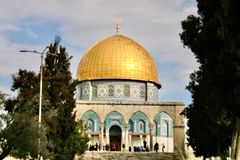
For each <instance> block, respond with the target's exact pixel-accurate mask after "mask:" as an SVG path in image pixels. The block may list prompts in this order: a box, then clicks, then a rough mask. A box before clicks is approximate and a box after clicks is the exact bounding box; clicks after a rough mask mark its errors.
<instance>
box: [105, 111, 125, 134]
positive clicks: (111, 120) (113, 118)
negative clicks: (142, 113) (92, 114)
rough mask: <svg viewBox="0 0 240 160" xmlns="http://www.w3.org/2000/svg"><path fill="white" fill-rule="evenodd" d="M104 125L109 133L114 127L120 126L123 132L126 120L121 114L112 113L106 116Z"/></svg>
mask: <svg viewBox="0 0 240 160" xmlns="http://www.w3.org/2000/svg"><path fill="white" fill-rule="evenodd" d="M104 124H105V127H106V130H107V131H108V130H109V129H110V128H111V127H112V126H114V125H116V126H119V127H120V128H121V130H122V131H123V130H124V124H125V120H124V117H123V115H122V114H121V113H119V112H118V111H111V112H109V113H108V114H107V115H106V117H105V120H104Z"/></svg>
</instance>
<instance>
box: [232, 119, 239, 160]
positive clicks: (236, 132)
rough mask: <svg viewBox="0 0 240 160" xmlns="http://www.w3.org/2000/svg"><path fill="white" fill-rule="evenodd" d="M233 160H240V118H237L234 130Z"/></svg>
mask: <svg viewBox="0 0 240 160" xmlns="http://www.w3.org/2000/svg"><path fill="white" fill-rule="evenodd" d="M231 158H232V160H240V118H239V117H236V119H235V126H234V129H233V136H232V146H231Z"/></svg>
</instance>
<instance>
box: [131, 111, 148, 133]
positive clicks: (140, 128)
mask: <svg viewBox="0 0 240 160" xmlns="http://www.w3.org/2000/svg"><path fill="white" fill-rule="evenodd" d="M148 124H149V118H148V116H147V115H146V114H145V113H143V112H141V111H137V112H134V113H133V114H132V115H131V117H130V119H129V125H130V129H129V132H131V133H145V134H146V133H149V127H148Z"/></svg>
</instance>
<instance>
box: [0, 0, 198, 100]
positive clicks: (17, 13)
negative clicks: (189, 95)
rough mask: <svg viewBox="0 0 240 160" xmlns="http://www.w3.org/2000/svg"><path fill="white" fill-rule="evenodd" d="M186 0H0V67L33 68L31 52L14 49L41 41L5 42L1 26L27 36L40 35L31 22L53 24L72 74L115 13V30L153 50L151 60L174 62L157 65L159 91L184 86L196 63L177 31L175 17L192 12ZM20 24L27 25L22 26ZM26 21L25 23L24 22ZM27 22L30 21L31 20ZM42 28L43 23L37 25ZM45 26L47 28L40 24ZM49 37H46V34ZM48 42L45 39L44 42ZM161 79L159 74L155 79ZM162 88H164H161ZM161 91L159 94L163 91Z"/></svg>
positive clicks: (109, 29)
mask: <svg viewBox="0 0 240 160" xmlns="http://www.w3.org/2000/svg"><path fill="white" fill-rule="evenodd" d="M188 1H189V0H171V1H156V0H141V1H139V0H128V1H126V0H122V1H114V0H104V1H102V0H91V1H89V0H81V1H78V0H72V1H66V0H41V1H32V0H22V1H18V0H12V1H4V2H3V3H1V6H0V36H1V35H2V36H1V37H2V38H1V39H0V54H1V60H0V73H1V74H4V75H6V74H10V73H14V72H16V71H17V69H18V68H27V69H30V70H35V71H36V70H38V68H39V61H40V59H39V57H38V56H37V55H30V54H29V55H20V54H19V53H18V51H19V49H25V48H26V49H29V48H34V49H35V48H36V49H39V50H42V48H44V47H42V46H33V45H32V44H30V43H29V44H24V45H23V44H21V42H18V43H17V42H14V43H13V42H11V41H9V40H8V39H7V38H8V37H7V36H8V35H7V32H5V31H19V30H20V31H24V32H26V34H29V35H31V36H30V37H32V38H41V36H40V35H39V33H38V32H37V31H36V30H34V31H33V30H31V28H30V27H34V25H37V23H41V22H44V23H51V22H55V23H57V24H58V26H57V27H58V28H56V30H59V31H60V32H61V36H62V38H63V41H64V42H65V43H66V44H67V46H69V47H73V46H74V49H71V48H67V49H68V51H69V53H70V54H71V55H73V56H74V57H73V59H72V65H71V70H72V71H73V76H74V77H75V74H76V68H77V65H78V62H79V60H80V58H81V56H82V55H83V54H84V53H85V51H86V50H87V48H89V47H90V46H92V45H93V44H94V43H95V42H97V41H99V40H101V39H103V38H104V37H107V36H111V35H112V34H114V33H115V19H116V17H120V20H121V30H120V32H121V34H123V35H126V36H128V37H130V38H132V39H134V40H136V41H137V42H139V43H140V44H141V45H143V46H144V47H145V48H146V49H147V50H148V51H149V53H150V54H151V55H152V56H153V58H154V60H155V62H156V63H157V64H159V63H174V64H176V68H174V69H172V68H169V71H172V72H173V73H168V71H167V70H162V69H161V68H159V74H160V78H161V74H162V73H163V74H164V75H166V76H167V77H165V78H164V79H166V80H167V81H166V82H163V83H164V89H162V91H160V92H163V94H165V95H166V96H167V95H168V94H170V93H180V94H181V92H185V91H184V88H185V87H184V86H185V85H186V83H187V81H188V74H189V73H190V72H192V71H193V70H194V68H196V67H197V64H196V62H195V60H194V57H193V55H192V53H189V52H190V51H189V50H187V49H183V45H182V44H181V41H180V38H179V36H178V34H179V33H180V32H181V21H182V20H183V19H185V18H186V16H187V15H189V14H196V11H197V9H196V6H195V4H192V3H187V2H188ZM23 23H24V24H25V26H28V27H29V28H23V27H22V26H21V25H22V24H23ZM26 23H28V24H27V25H26ZM31 23H32V24H31ZM41 27H43V28H44V26H41ZM45 30H46V31H47V29H46V28H45ZM51 39H52V37H51ZM48 43H49V42H46V45H48ZM67 46H66V47H67ZM160 80H161V79H160ZM165 88H166V89H165ZM163 96H164V95H163Z"/></svg>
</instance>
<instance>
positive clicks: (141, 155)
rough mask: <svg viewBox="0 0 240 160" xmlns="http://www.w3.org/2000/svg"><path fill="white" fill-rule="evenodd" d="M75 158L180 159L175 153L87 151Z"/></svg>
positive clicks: (90, 159)
mask: <svg viewBox="0 0 240 160" xmlns="http://www.w3.org/2000/svg"><path fill="white" fill-rule="evenodd" d="M75 160H180V159H179V158H178V157H177V155H176V154H175V153H159V152H158V153H156V152H104V151H103V152H94V151H87V152H86V153H85V154H84V155H83V156H81V157H76V158H75Z"/></svg>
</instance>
